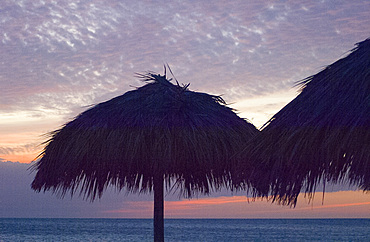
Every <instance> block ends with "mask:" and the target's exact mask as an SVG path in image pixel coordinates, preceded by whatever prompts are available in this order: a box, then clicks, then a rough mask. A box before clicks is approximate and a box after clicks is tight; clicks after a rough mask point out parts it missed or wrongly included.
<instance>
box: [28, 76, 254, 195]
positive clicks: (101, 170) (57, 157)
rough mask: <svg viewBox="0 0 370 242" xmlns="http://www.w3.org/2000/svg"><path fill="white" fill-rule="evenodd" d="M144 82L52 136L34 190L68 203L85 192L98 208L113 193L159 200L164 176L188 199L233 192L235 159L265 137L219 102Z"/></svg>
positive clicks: (150, 79)
mask: <svg viewBox="0 0 370 242" xmlns="http://www.w3.org/2000/svg"><path fill="white" fill-rule="evenodd" d="M139 76H140V77H141V78H142V79H143V81H145V82H147V84H146V85H144V86H142V87H140V88H138V89H136V90H132V91H129V92H127V93H125V94H123V95H121V96H118V97H116V98H113V99H111V100H109V101H106V102H103V103H100V104H98V105H96V106H94V107H92V108H90V109H89V110H87V111H85V112H83V113H81V114H80V115H78V116H77V117H76V118H75V119H74V120H73V121H71V122H69V123H67V124H65V125H64V126H63V127H62V128H61V129H59V130H56V131H55V132H52V133H51V134H50V135H51V137H50V139H49V140H48V141H47V142H46V146H45V149H44V150H43V152H42V153H41V154H40V157H41V159H40V160H39V161H38V162H37V163H36V164H35V165H34V169H35V170H36V171H37V174H36V177H35V179H34V181H33V183H32V188H33V189H34V190H36V191H46V190H52V191H54V192H58V193H60V194H61V195H62V196H64V195H65V194H66V192H67V191H70V192H71V195H73V194H74V193H75V192H76V191H78V190H79V191H80V193H81V194H82V195H84V196H85V197H88V198H90V199H92V200H94V199H95V198H97V197H101V196H102V193H103V191H104V189H105V188H106V187H107V186H109V185H113V186H115V187H117V188H118V189H119V190H121V189H123V188H125V189H126V190H127V191H130V192H151V191H152V187H153V179H154V177H155V176H158V175H161V176H163V177H164V180H165V184H166V187H167V189H170V188H171V187H172V186H174V185H175V186H176V188H178V189H179V190H180V194H181V195H182V196H185V197H191V196H193V195H195V194H196V193H198V192H200V193H205V194H206V193H209V192H210V191H211V190H215V189H219V188H220V187H221V186H230V182H229V180H230V173H231V170H232V169H235V168H234V167H235V165H236V162H237V161H236V159H234V158H232V156H233V154H235V153H237V152H239V151H241V149H242V148H243V146H244V145H245V144H246V142H247V141H248V140H249V139H250V138H251V137H253V136H255V135H256V134H257V133H258V130H257V129H256V128H255V127H254V126H253V125H252V124H250V123H248V122H247V121H246V120H244V119H242V118H239V117H238V116H237V115H236V114H235V113H234V112H233V111H234V110H233V109H231V108H229V107H227V106H226V104H225V101H224V100H223V99H222V98H221V97H219V96H213V95H209V94H206V93H199V92H192V91H189V90H188V86H189V85H179V84H178V83H177V85H174V84H172V83H171V82H170V80H167V78H166V76H165V75H164V76H161V75H157V74H153V73H148V74H145V75H139ZM173 181H175V184H172V183H173ZM171 182H172V183H171Z"/></svg>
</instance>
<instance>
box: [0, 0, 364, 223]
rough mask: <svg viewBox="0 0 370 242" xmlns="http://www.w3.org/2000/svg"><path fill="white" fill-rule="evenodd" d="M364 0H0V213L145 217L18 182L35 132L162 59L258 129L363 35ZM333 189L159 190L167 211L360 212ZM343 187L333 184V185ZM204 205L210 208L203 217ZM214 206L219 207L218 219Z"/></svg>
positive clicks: (143, 201) (130, 200)
mask: <svg viewBox="0 0 370 242" xmlns="http://www.w3.org/2000/svg"><path fill="white" fill-rule="evenodd" d="M369 12H370V1H365V0H364V1H361V0H358V1H341V0H335V1H334V0H332V1H327V0H326V1H325V0H322V1H319V0H317V1H303V0H298V1H297V0H295V1H288V0H287V1H257V0H254V1H252V0H248V1H180V0H179V1H145V0H143V1H118V0H109V1H108V0H80V1H78V0H77V1H76V0H73V1H72V0H32V1H31V0H4V1H2V4H1V6H0V90H1V91H2V92H1V95H0V161H1V162H0V172H1V176H0V189H1V192H0V194H5V196H3V195H2V196H1V198H0V217H151V209H152V207H151V206H152V203H151V200H152V197H151V195H150V194H149V195H140V196H139V195H128V196H126V195H125V194H124V193H122V192H121V193H117V192H114V191H107V192H106V194H105V195H103V198H102V199H101V200H100V201H97V202H95V203H89V202H86V201H84V200H83V199H82V198H79V197H74V198H73V199H69V198H65V199H59V198H57V197H56V196H55V195H52V194H50V193H45V194H42V193H41V194H38V193H34V192H33V191H31V189H30V183H31V181H32V179H33V176H34V173H30V171H29V170H27V168H28V167H29V166H30V165H29V163H30V162H31V161H32V160H34V159H35V157H36V156H37V155H38V154H39V153H40V152H41V150H42V148H43V145H42V142H43V141H45V140H46V136H45V134H46V133H48V132H50V131H53V130H56V129H58V128H60V127H61V125H63V124H64V123H66V122H68V121H70V120H72V119H73V118H74V117H75V116H76V115H77V114H79V113H80V112H82V111H84V110H86V109H87V107H89V106H91V105H93V104H97V103H99V102H102V101H106V100H109V99H111V98H113V97H115V96H118V95H121V94H123V93H125V92H127V91H129V90H132V89H134V88H136V87H139V86H142V85H143V83H141V82H140V81H139V80H138V79H137V78H136V77H135V73H144V72H146V71H154V72H157V73H163V70H164V68H163V65H164V64H166V63H168V64H169V65H170V67H171V69H172V71H173V73H174V75H175V77H176V79H177V80H178V81H179V82H180V83H190V87H189V89H190V90H192V91H200V92H207V93H210V94H215V95H222V97H223V98H224V99H225V101H226V102H227V103H229V104H230V106H231V107H233V108H235V109H236V110H237V112H238V114H239V116H241V117H243V118H246V119H248V120H249V121H250V122H252V123H253V124H254V125H255V126H256V127H261V126H262V125H263V124H264V123H265V122H266V121H268V119H269V118H271V117H272V115H273V114H274V113H276V112H277V111H279V110H280V109H281V108H282V107H283V106H284V105H286V104H287V103H289V102H290V101H291V100H292V99H294V97H295V96H296V95H297V94H298V88H297V87H295V84H296V83H297V82H298V81H300V80H302V79H304V78H306V77H308V76H310V75H313V74H316V73H317V72H319V71H321V70H322V69H323V68H324V67H325V66H327V65H329V64H331V63H333V62H335V61H336V60H338V59H340V58H343V57H345V56H346V55H347V54H348V53H349V51H350V50H351V49H352V48H354V47H355V44H356V43H358V42H360V41H363V40H365V39H366V38H369V37H370V32H369V26H370V17H369V14H368V13H369ZM343 187H344V186H339V187H334V188H333V190H332V191H331V192H328V193H326V194H325V199H324V203H323V204H322V201H321V200H322V199H321V197H322V195H320V194H319V195H317V196H316V197H317V198H315V200H314V202H313V203H308V201H307V199H305V198H304V196H303V195H302V196H301V197H300V200H299V202H298V205H297V207H296V208H294V209H292V208H289V207H283V206H279V205H275V204H270V203H268V202H266V201H263V202H261V201H257V202H254V203H253V202H251V203H247V202H245V200H247V199H246V197H245V195H244V194H231V193H230V192H227V191H222V192H218V193H214V194H211V196H210V197H200V198H198V199H192V200H184V199H179V198H178V197H177V196H176V195H168V196H167V197H166V200H167V202H166V205H165V206H166V212H165V215H166V216H167V217H199V216H200V217H230V216H231V217H238V218H239V217H246V218H253V217H256V218H258V217H264V218H277V217H296V218H300V217H305V218H306V217H367V218H369V217H370V194H364V193H362V192H361V191H353V189H351V190H349V189H348V188H343ZM343 189H344V190H343ZM215 211H216V212H215ZM224 211H228V213H227V214H225V212H224Z"/></svg>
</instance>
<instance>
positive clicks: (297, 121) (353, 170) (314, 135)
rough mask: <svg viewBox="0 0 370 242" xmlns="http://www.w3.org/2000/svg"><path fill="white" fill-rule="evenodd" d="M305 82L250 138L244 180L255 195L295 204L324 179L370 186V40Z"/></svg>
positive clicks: (240, 176)
mask: <svg viewBox="0 0 370 242" xmlns="http://www.w3.org/2000/svg"><path fill="white" fill-rule="evenodd" d="M300 85H301V93H300V94H299V95H298V96H297V97H296V98H295V99H294V100H293V101H291V102H290V103H289V104H288V105H286V106H285V107H284V108H283V109H282V110H280V111H279V112H278V113H277V114H275V115H274V116H273V117H272V118H271V120H269V121H268V122H267V123H266V124H265V125H264V127H263V129H262V131H261V133H260V134H259V135H258V136H256V137H255V138H254V139H252V140H251V141H250V143H249V145H248V147H247V148H246V151H245V152H244V153H243V154H242V158H241V167H242V170H244V171H243V172H242V173H239V180H242V179H243V178H242V177H248V179H249V181H248V182H251V183H252V184H253V186H254V190H253V191H254V193H255V196H263V197H270V198H271V199H272V201H277V202H279V203H282V204H290V205H293V206H294V205H295V204H296V202H297V196H298V194H299V193H300V192H301V191H304V192H306V193H307V194H308V195H309V196H312V193H313V192H314V191H315V189H316V186H317V185H318V183H319V182H324V183H325V182H332V183H336V182H342V181H349V183H351V184H353V185H358V187H359V188H360V189H363V190H364V191H369V190H370V39H367V40H365V41H363V42H360V43H358V44H357V46H356V48H354V49H353V50H352V52H351V53H350V54H349V55H348V56H346V57H345V58H343V59H340V60H338V61H336V62H335V63H333V64H331V65H329V66H327V67H326V68H325V69H324V70H322V71H321V72H319V73H317V74H316V75H313V76H310V77H308V78H306V79H305V80H303V81H302V82H301V83H300ZM251 163H254V164H255V166H253V167H252V169H251V167H250V164H251ZM244 167H245V168H246V169H244ZM261 179H262V180H261ZM266 184H268V185H266ZM261 185H262V186H261Z"/></svg>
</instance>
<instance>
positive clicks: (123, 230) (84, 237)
mask: <svg viewBox="0 0 370 242" xmlns="http://www.w3.org/2000/svg"><path fill="white" fill-rule="evenodd" d="M152 229H153V228H152V219H67V218H63V219H62V218H60V219H59V218H58V219H55V218H53V219H47V218H44V219H26V218H25V219H23V218H0V241H152V240H153V231H152ZM165 241H228V242H232V241H370V219H165Z"/></svg>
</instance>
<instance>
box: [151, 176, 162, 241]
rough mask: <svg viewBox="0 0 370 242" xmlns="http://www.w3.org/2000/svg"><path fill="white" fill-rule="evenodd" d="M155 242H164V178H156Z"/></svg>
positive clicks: (154, 188) (154, 184) (154, 186)
mask: <svg viewBox="0 0 370 242" xmlns="http://www.w3.org/2000/svg"><path fill="white" fill-rule="evenodd" d="M153 190H154V224H153V225H154V242H164V216H163V215H164V213H163V211H164V199H163V190H164V186H163V176H158V177H154V181H153Z"/></svg>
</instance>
